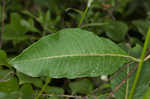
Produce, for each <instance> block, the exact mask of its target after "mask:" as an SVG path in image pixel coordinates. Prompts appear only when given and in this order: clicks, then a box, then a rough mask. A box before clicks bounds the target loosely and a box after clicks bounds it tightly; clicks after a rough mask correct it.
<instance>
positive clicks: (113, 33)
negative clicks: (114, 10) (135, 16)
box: [104, 20, 128, 41]
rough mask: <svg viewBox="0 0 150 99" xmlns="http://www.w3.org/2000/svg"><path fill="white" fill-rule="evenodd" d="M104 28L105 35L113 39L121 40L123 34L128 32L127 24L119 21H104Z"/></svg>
mask: <svg viewBox="0 0 150 99" xmlns="http://www.w3.org/2000/svg"><path fill="white" fill-rule="evenodd" d="M106 23H108V24H105V25H104V30H105V32H106V35H107V36H108V37H110V38H111V39H112V40H114V41H122V40H124V39H125V35H126V33H127V32H128V26H127V25H126V24H125V23H123V22H121V21H113V20H109V21H106Z"/></svg>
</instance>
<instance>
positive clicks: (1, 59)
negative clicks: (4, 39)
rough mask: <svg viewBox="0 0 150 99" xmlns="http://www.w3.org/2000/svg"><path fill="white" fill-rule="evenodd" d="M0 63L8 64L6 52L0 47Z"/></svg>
mask: <svg viewBox="0 0 150 99" xmlns="http://www.w3.org/2000/svg"><path fill="white" fill-rule="evenodd" d="M0 65H8V61H7V54H6V52H5V51H3V50H1V49H0Z"/></svg>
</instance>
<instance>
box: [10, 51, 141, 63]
mask: <svg viewBox="0 0 150 99" xmlns="http://www.w3.org/2000/svg"><path fill="white" fill-rule="evenodd" d="M86 56H87V57H88V56H114V57H115V56H116V57H124V58H129V59H131V60H133V61H135V62H139V61H140V59H137V58H135V57H132V56H128V55H122V54H93V53H91V54H70V55H67V54H66V55H59V56H49V57H42V58H36V59H30V60H22V61H21V60H19V62H28V61H40V60H46V59H55V58H63V57H64V58H65V57H86ZM10 62H13V60H12V61H10ZM19 62H15V63H19Z"/></svg>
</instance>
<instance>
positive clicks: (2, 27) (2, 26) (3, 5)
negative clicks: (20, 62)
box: [0, 0, 6, 48]
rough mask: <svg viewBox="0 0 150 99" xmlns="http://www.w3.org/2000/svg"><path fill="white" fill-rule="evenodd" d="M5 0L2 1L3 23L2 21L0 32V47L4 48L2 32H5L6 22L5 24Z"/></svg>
mask: <svg viewBox="0 0 150 99" xmlns="http://www.w3.org/2000/svg"><path fill="white" fill-rule="evenodd" d="M5 6H6V2H5V0H3V1H2V23H1V33H0V48H2V33H3V32H4V24H5Z"/></svg>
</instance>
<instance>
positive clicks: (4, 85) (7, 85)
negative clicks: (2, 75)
mask: <svg viewBox="0 0 150 99" xmlns="http://www.w3.org/2000/svg"><path fill="white" fill-rule="evenodd" d="M18 87H19V86H18V83H17V79H16V78H12V79H10V80H8V81H7V80H6V81H1V82H0V91H2V92H5V93H11V92H13V91H17V90H18Z"/></svg>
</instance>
